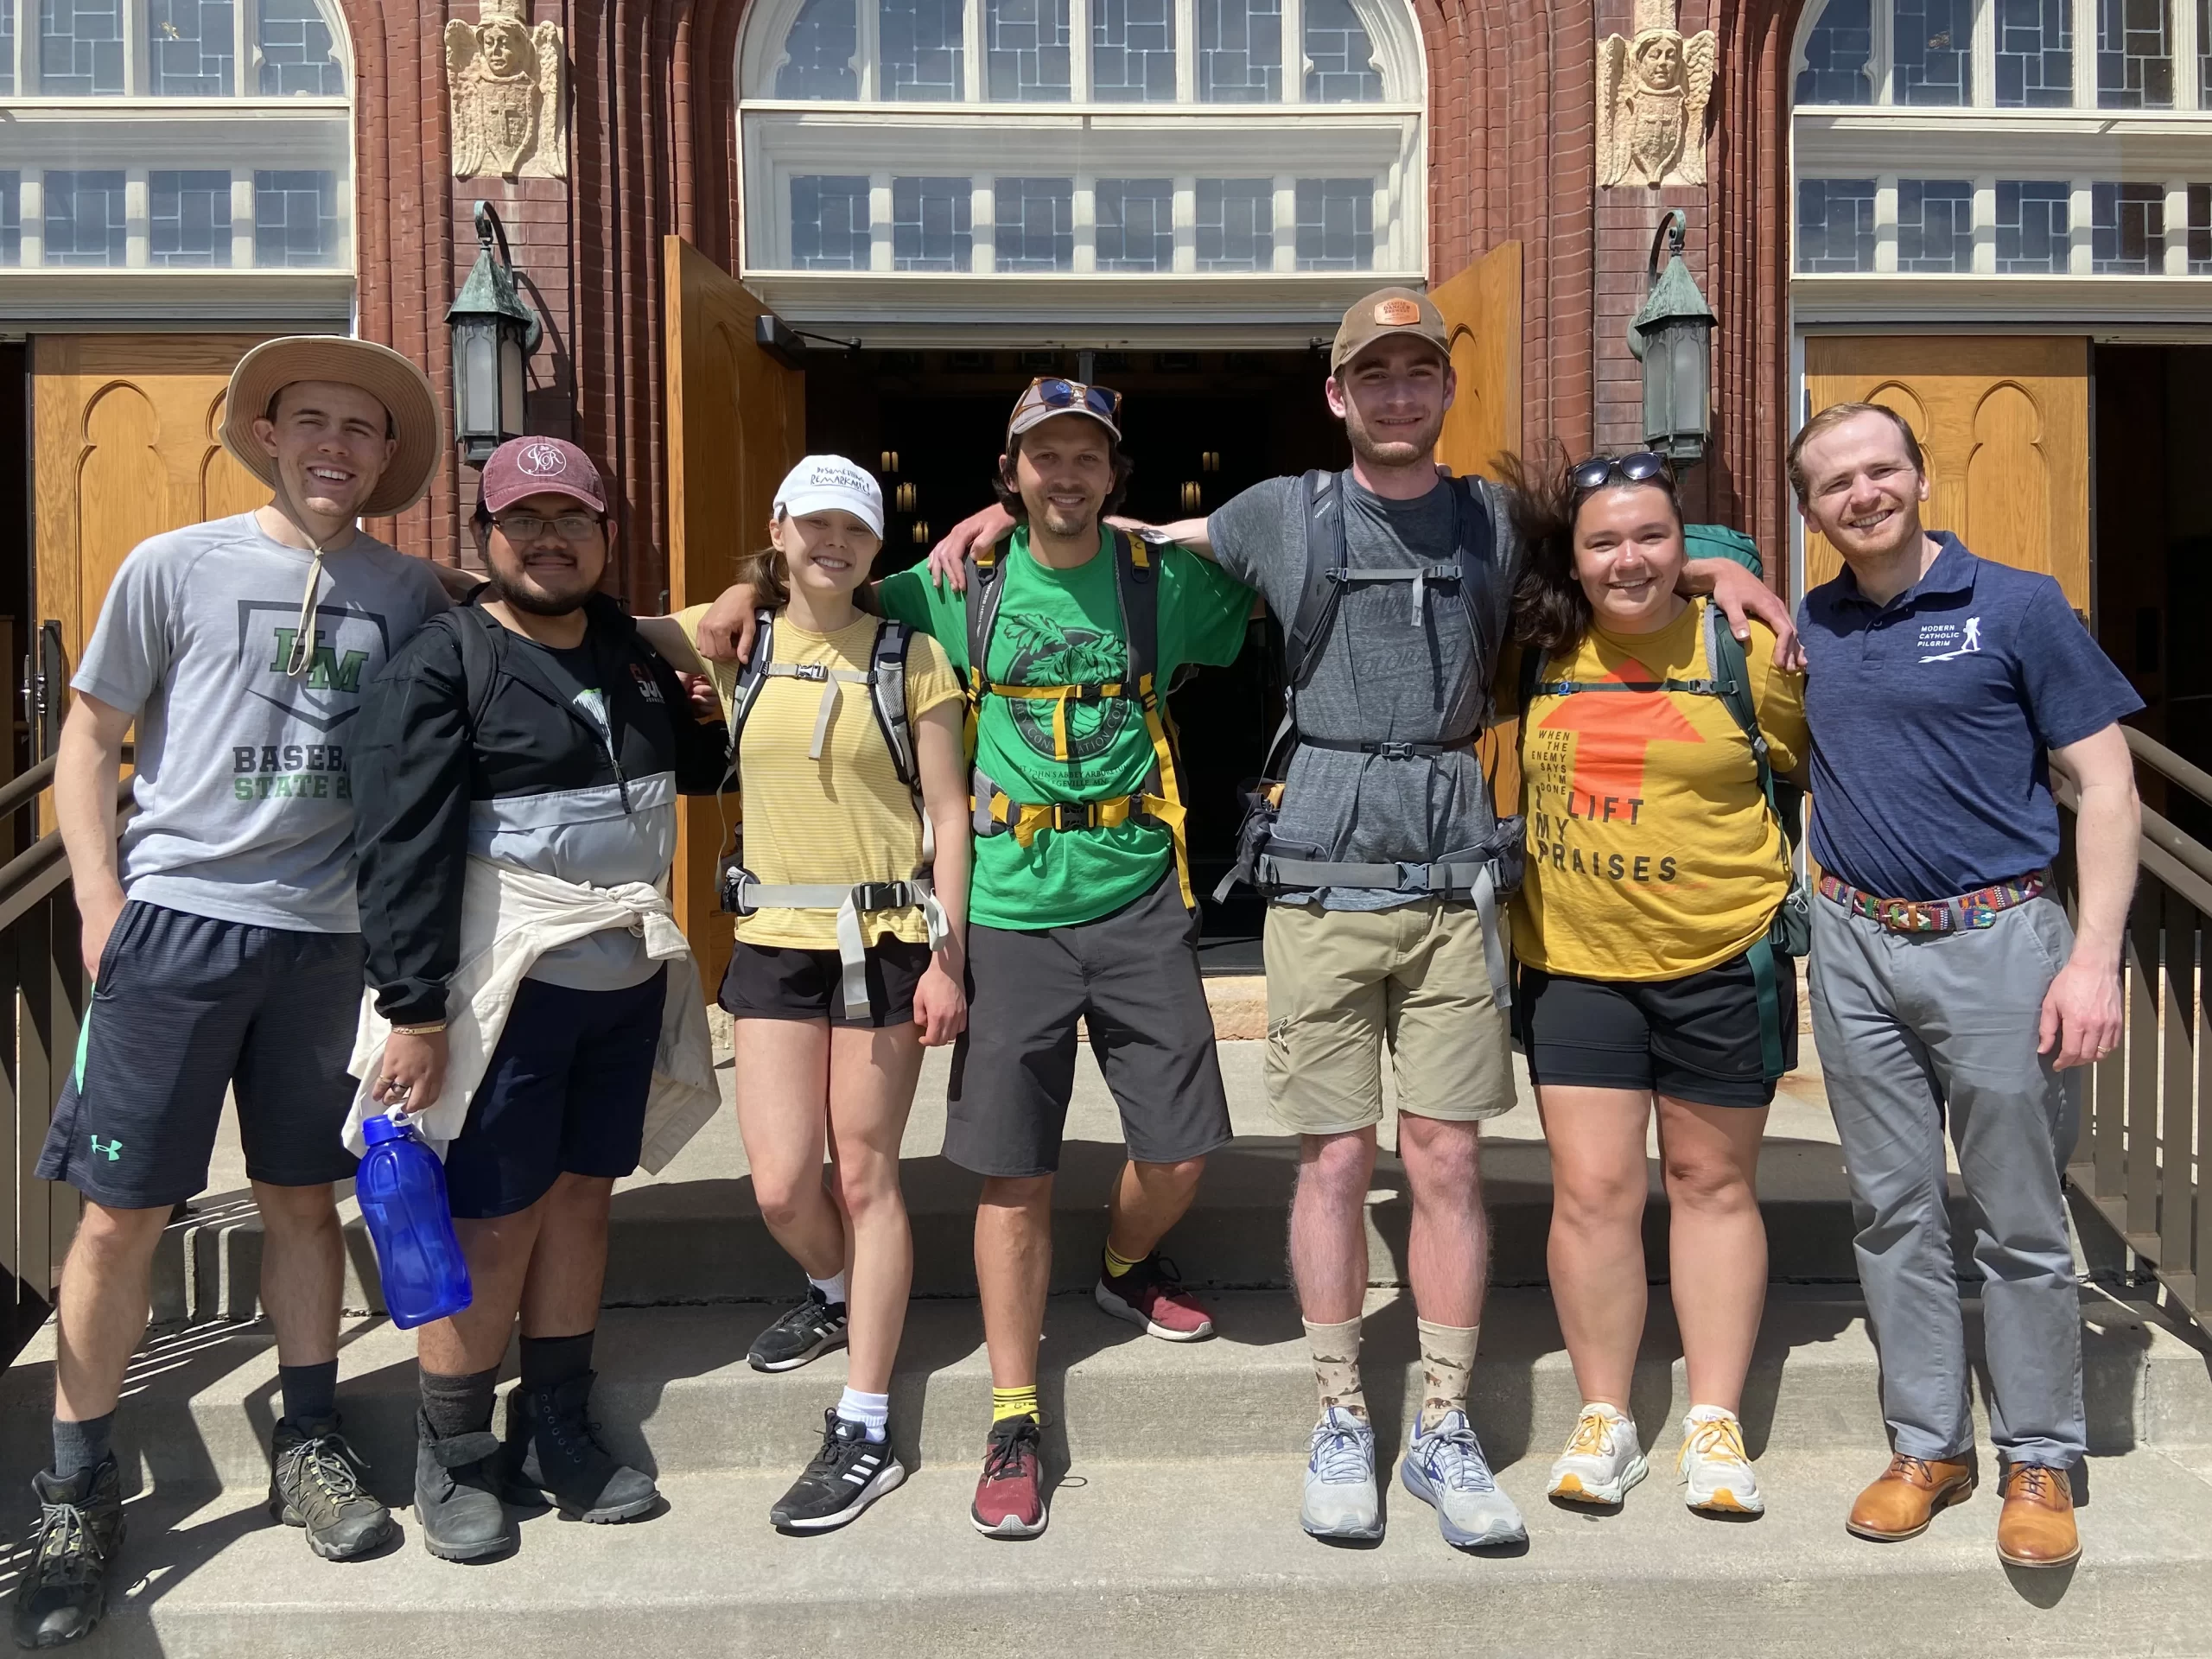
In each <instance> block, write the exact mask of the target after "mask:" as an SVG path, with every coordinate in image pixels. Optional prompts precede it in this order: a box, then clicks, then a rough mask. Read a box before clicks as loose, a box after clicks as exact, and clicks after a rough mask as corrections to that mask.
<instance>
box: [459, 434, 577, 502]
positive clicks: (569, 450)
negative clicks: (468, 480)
mask: <svg viewBox="0 0 2212 1659" xmlns="http://www.w3.org/2000/svg"><path fill="white" fill-rule="evenodd" d="M530 495H565V496H567V497H568V498H569V500H571V501H576V502H581V503H582V505H585V506H587V507H589V508H590V509H591V510H592V511H593V512H595V513H597V514H599V515H600V517H601V518H605V517H606V516H607V486H606V485H605V484H603V483H601V481H600V477H599V468H598V467H594V465H593V464H592V459H591V457H590V456H589V455H588V454H584V452H583V451H582V450H581V449H579V448H576V446H575V444H573V443H570V442H569V441H568V440H567V439H566V438H509V439H508V440H507V441H506V442H505V443H503V444H501V445H500V446H499V448H496V449H494V450H493V452H492V454H491V455H490V457H489V459H487V460H486V461H485V463H484V473H483V477H482V479H481V480H480V482H479V484H478V486H477V499H480V501H482V502H483V504H484V511H485V512H505V511H506V510H507V509H508V508H509V507H511V506H512V505H514V504H515V503H516V502H518V501H519V500H521V499H523V498H524V496H530Z"/></svg>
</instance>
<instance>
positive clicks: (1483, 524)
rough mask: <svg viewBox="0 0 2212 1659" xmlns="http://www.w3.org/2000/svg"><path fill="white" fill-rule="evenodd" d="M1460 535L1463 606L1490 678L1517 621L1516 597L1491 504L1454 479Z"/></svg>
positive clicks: (1467, 482) (1479, 667)
mask: <svg viewBox="0 0 2212 1659" xmlns="http://www.w3.org/2000/svg"><path fill="white" fill-rule="evenodd" d="M1452 490H1453V492H1454V493H1455V494H1456V496H1457V498H1458V500H1457V506H1458V511H1457V512H1456V513H1455V515H1454V517H1455V518H1456V519H1457V521H1458V525H1459V549H1458V554H1459V600H1460V602H1461V603H1462V604H1463V605H1465V607H1466V610H1467V626H1468V627H1469V628H1470V629H1471V630H1472V631H1473V633H1474V638H1475V645H1476V649H1477V651H1478V654H1479V657H1480V660H1479V661H1478V663H1477V664H1476V665H1475V667H1476V671H1477V672H1478V673H1484V674H1486V673H1489V672H1491V671H1492V670H1493V669H1494V668H1495V667H1496V666H1497V654H1498V652H1500V651H1502V650H1503V649H1504V646H1505V635H1506V630H1507V628H1508V627H1509V626H1510V624H1511V622H1512V619H1513V594H1512V592H1511V591H1510V589H1509V588H1507V587H1506V584H1505V572H1504V571H1503V569H1501V568H1500V567H1499V564H1498V559H1497V522H1496V521H1495V520H1494V519H1493V518H1491V499H1490V496H1489V494H1488V493H1487V492H1486V491H1484V489H1483V487H1482V486H1481V485H1480V484H1479V483H1478V481H1477V480H1474V479H1471V478H1454V479H1453V480H1452Z"/></svg>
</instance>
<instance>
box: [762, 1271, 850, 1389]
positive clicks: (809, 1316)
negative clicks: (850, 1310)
mask: <svg viewBox="0 0 2212 1659" xmlns="http://www.w3.org/2000/svg"><path fill="white" fill-rule="evenodd" d="M844 1345H845V1305H844V1304H843V1303H842V1302H833V1301H830V1300H828V1299H827V1298H825V1297H824V1296H823V1294H822V1293H821V1292H820V1291H818V1290H817V1289H815V1287H813V1286H811V1285H809V1286H808V1287H806V1300H804V1301H803V1302H801V1303H800V1304H799V1305H798V1306H797V1307H794V1308H792V1309H791V1311H790V1312H789V1313H785V1315H784V1316H783V1317H782V1318H781V1319H778V1320H777V1321H776V1322H775V1323H774V1324H773V1325H770V1326H769V1327H768V1328H767V1329H766V1331H763V1332H761V1333H760V1335H759V1336H757V1337H755V1338H753V1347H752V1349H751V1351H748V1352H747V1354H746V1356H745V1361H746V1363H747V1364H748V1365H750V1366H752V1367H753V1370H756V1371H789V1370H797V1369H798V1367H799V1366H801V1365H804V1364H805V1363H806V1362H807V1361H808V1360H810V1359H814V1358H817V1357H819V1356H821V1355H823V1354H826V1353H828V1352H829V1351H830V1350H831V1349H832V1348H842V1347H843V1346H844Z"/></svg>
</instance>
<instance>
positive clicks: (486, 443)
mask: <svg viewBox="0 0 2212 1659" xmlns="http://www.w3.org/2000/svg"><path fill="white" fill-rule="evenodd" d="M476 241H477V245H478V248H479V251H478V253H477V255H476V264H475V267H474V269H473V270H470V272H469V273H468V280H467V282H465V283H462V284H461V292H460V293H459V294H458V295H456V296H454V302H453V304H452V305H451V306H450V307H449V308H448V309H447V311H446V327H448V328H449V329H451V330H452V331H453V425H454V438H455V439H456V441H458V442H459V443H460V444H461V459H462V460H464V461H467V463H468V464H469V465H470V466H472V467H481V466H482V465H483V464H484V463H485V462H486V461H488V460H490V459H491V456H492V452H493V450H494V449H496V448H499V446H500V445H501V444H502V443H505V442H506V441H507V440H508V439H509V438H518V437H520V436H521V435H523V433H524V422H523V400H524V396H525V393H526V391H527V381H526V379H525V378H524V373H523V370H524V365H525V364H527V363H528V362H529V360H530V354H531V352H533V351H535V350H536V349H537V342H538V340H539V339H540V337H541V336H542V335H543V333H544V328H543V325H542V324H540V323H539V321H538V320H537V313H536V312H534V311H532V310H531V308H530V305H529V303H528V302H526V301H525V300H524V298H523V297H522V295H521V292H520V291H519V290H518V289H517V287H516V285H515V261H514V255H513V254H512V252H511V251H509V250H508V247H507V232H506V227H505V226H503V225H501V224H500V223H499V213H498V211H497V210H496V209H495V208H493V206H492V204H491V203H489V202H486V201H480V202H478V203H477V204H476ZM495 255H496V257H495Z"/></svg>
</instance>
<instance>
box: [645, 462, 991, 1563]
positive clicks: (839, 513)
mask: <svg viewBox="0 0 2212 1659" xmlns="http://www.w3.org/2000/svg"><path fill="white" fill-rule="evenodd" d="M768 538H769V545H768V546H767V547H766V548H764V549H762V550H760V552H758V553H754V554H753V555H751V556H748V557H747V558H745V559H744V560H742V561H741V562H740V564H739V569H738V573H737V574H738V579H739V580H740V581H741V582H749V583H750V584H751V585H752V588H753V593H754V594H756V595H757V602H758V603H759V604H760V607H761V611H760V628H761V633H760V639H762V640H763V641H764V642H766V643H765V645H764V646H763V648H760V649H757V650H755V652H753V659H752V663H751V664H750V665H748V666H747V667H743V668H735V667H731V666H728V665H726V664H707V663H705V662H704V661H703V660H702V659H700V658H697V657H696V653H695V651H694V649H693V647H694V646H695V645H696V635H697V629H698V624H699V619H700V617H701V616H702V615H703V614H704V613H705V610H706V607H704V606H697V607H693V608H692V609H690V610H688V611H685V612H683V613H682V614H681V615H679V616H677V617H676V618H673V619H670V620H669V622H667V623H663V624H658V625H656V624H647V625H646V626H648V627H649V628H650V629H652V630H654V632H656V634H657V635H660V636H672V635H673V634H674V633H675V631H676V628H677V626H680V627H681V629H682V634H683V637H682V639H681V641H680V642H679V641H677V640H676V639H673V638H671V639H670V644H669V645H668V647H667V651H668V654H670V655H671V659H672V660H674V661H675V662H676V663H677V666H679V667H685V668H691V667H696V668H698V669H700V670H702V671H711V672H712V674H713V675H714V677H715V688H716V690H718V691H719V692H720V693H721V698H722V703H723V708H724V709H725V710H726V711H727V712H728V714H729V718H730V728H731V736H732V740H733V741H732V750H731V766H732V768H733V770H734V772H735V773H736V776H737V779H738V782H739V785H740V787H741V793H742V801H743V823H742V826H741V829H740V832H739V842H738V849H737V853H736V855H735V856H734V858H733V859H731V860H730V861H728V863H727V864H726V866H725V872H726V873H725V875H724V878H723V886H722V892H723V908H724V909H726V910H733V911H734V912H736V913H737V916H738V918H739V919H738V922H737V947H736V951H735V954H734V956H733V957H731V959H730V964H729V969H728V974H727V975H726V976H725V977H724V978H723V981H722V987H721V1005H722V1007H725V1008H727V1009H728V1010H729V1012H730V1014H732V1015H733V1016H734V1020H735V1026H734V1047H735V1059H736V1067H737V1075H738V1077H739V1078H740V1079H741V1083H740V1085H739V1089H738V1096H737V1112H738V1124H739V1128H741V1130H742V1131H743V1133H744V1136H745V1150H746V1156H747V1160H749V1161H750V1163H751V1165H752V1168H753V1193H754V1196H755V1197H756V1198H758V1199H759V1201H760V1213H761V1215H762V1217H763V1218H764V1219H765V1220H766V1222H767V1224H768V1227H769V1230H770V1231H772V1233H774V1234H775V1236H776V1239H777V1242H778V1243H781V1244H782V1245H783V1247H784V1248H785V1249H786V1250H788V1251H790V1252H791V1255H792V1256H793V1257H794V1258H795V1259H796V1260H797V1261H798V1264H799V1266H800V1268H802V1269H803V1270H804V1272H805V1274H806V1276H807V1280H808V1290H807V1295H806V1298H805V1300H804V1301H802V1302H800V1303H799V1304H798V1306H796V1307H793V1308H792V1309H791V1311H790V1312H788V1313H785V1315H784V1316H783V1317H782V1318H780V1319H778V1320H776V1322H775V1323H774V1324H772V1325H770V1326H769V1327H768V1328H767V1329H766V1331H764V1332H762V1333H761V1334H760V1338H759V1339H758V1340H757V1341H755V1342H754V1344H753V1350H752V1352H751V1354H750V1356H749V1357H750V1359H751V1362H752V1363H753V1367H754V1369H756V1370H764V1371H780V1370H791V1369H793V1368H794V1367H797V1366H799V1365H804V1363H807V1362H808V1361H809V1360H810V1359H812V1358H814V1357H816V1356H817V1354H821V1353H823V1352H825V1351H828V1350H829V1349H831V1348H836V1347H839V1346H849V1348H850V1351H851V1357H850V1361H849V1370H848V1374H847V1382H846V1387H845V1390H844V1394H843V1395H842V1398H841V1399H840V1400H839V1401H838V1402H837V1404H836V1408H834V1409H832V1410H831V1411H829V1413H828V1414H827V1421H826V1424H825V1431H824V1433H823V1441H822V1450H821V1452H820V1453H819V1454H818V1455H817V1457H816V1458H815V1459H814V1460H813V1461H812V1462H811V1463H810V1464H809V1465H807V1467H806V1470H805V1471H804V1473H803V1474H802V1475H801V1476H800V1477H799V1478H798V1483H797V1484H795V1485H793V1486H792V1488H791V1491H789V1492H788V1493H786V1494H785V1497H783V1499H782V1500H781V1501H780V1502H779V1503H777V1504H775V1505H774V1507H773V1508H772V1510H770V1511H769V1518H770V1520H771V1521H772V1522H773V1524H775V1525H776V1526H777V1527H779V1528H781V1529H785V1530H789V1531H794V1532H812V1531H821V1530H825V1529H829V1528H833V1527H839V1526H842V1525H843V1524H845V1522H849V1521H850V1520H852V1519H853V1518H854V1517H855V1516H857V1515H859V1513H860V1512H861V1510H862V1509H864V1508H866V1507H867V1505H868V1503H871V1502H873V1501H874V1499H875V1498H876V1497H880V1495H881V1494H882V1493H884V1492H887V1491H890V1490H891V1489H892V1488H893V1487H894V1486H896V1485H897V1484H899V1482H900V1481H902V1480H904V1479H905V1478H906V1471H905V1469H904V1468H903V1467H902V1466H901V1465H900V1464H899V1459H898V1458H897V1456H896V1455H895V1454H894V1453H893V1451H892V1449H891V1446H890V1444H889V1442H888V1440H887V1422H888V1419H889V1413H890V1396H889V1390H890V1386H891V1369H892V1363H893V1359H894V1357H896V1355H897V1352H898V1347H899V1332H900V1330H901V1328H902V1327H903V1325H904V1324H905V1320H906V1294H907V1289H908V1287H909V1285H910V1283H911V1282H912V1277H913V1243H912V1235H911V1233H910V1232H909V1230H908V1228H907V1224H906V1205H905V1201H904V1199H903V1198H902V1197H901V1196H900V1193H899V1141H900V1138H901V1136H902V1135H903V1134H904V1133H905V1130H906V1114H907V1111H908V1109H909V1108H910V1107H911V1106H912V1103H913V1096H914V1084H915V1079H916V1077H917V1076H918V1073H919V1071H920V1067H921V1058H922V1050H923V1049H924V1048H925V1047H934V1046H938V1045H940V1044H944V1043H950V1041H951V1040H952V1039H954V1038H955V1037H956V1036H957V1035H958V1034H959V1033H960V1032H961V1030H962V1029H963V1027H965V1025H966V1024H967V1012H968V1011H967V998H966V995H965V993H964V991H963V984H964V980H965V975H964V973H963V963H962V944H963V935H964V931H965V922H966V915H967V900H968V852H969V848H968V836H969V818H968V813H969V804H968V779H967V765H966V754H965V749H964V747H963V741H962V731H961V716H962V704H961V696H960V686H959V682H958V681H957V679H956V678H955V677H954V676H953V672H952V669H951V666H950V663H949V662H948V661H947V659H946V658H945V655H944V651H943V650H942V649H941V648H940V647H939V646H938V644H937V642H936V641H935V640H933V639H930V638H929V637H928V636H927V635H926V634H921V633H917V632H913V631H912V629H909V628H907V627H906V626H904V625H903V624H900V623H898V622H895V621H892V620H887V619H885V618H882V617H880V616H878V615H876V614H874V613H873V610H872V607H871V606H870V601H869V600H868V594H867V591H866V588H865V584H866V583H867V582H868V577H869V575H870V571H871V568H872V567H873V565H874V562H875V556H876V554H877V552H878V551H879V550H880V548H881V547H882V545H883V494H882V491H881V490H880V488H879V486H877V484H876V481H875V480H874V478H872V477H870V476H869V475H868V473H867V471H866V470H864V469H863V468H862V467H859V466H857V465H856V464H855V463H854V462H852V461H847V460H845V459H844V458H843V457H842V456H838V455H810V456H808V457H807V458H806V459H805V460H804V461H800V462H799V464H798V466H797V467H793V468H792V469H791V474H790V476H789V477H787V478H785V480H784V481H783V484H782V486H780V487H779V489H778V490H777V492H776V500H775V516H774V518H773V521H772V523H771V524H770V525H769V528H768ZM657 642H658V641H657ZM825 1142H826V1144H827V1146H828V1149H829V1159H830V1162H831V1165H832V1168H833V1170H834V1179H832V1180H831V1181H830V1182H829V1184H828V1185H826V1186H825V1185H824V1183H823V1179H822V1159H823V1147H824V1145H825Z"/></svg>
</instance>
